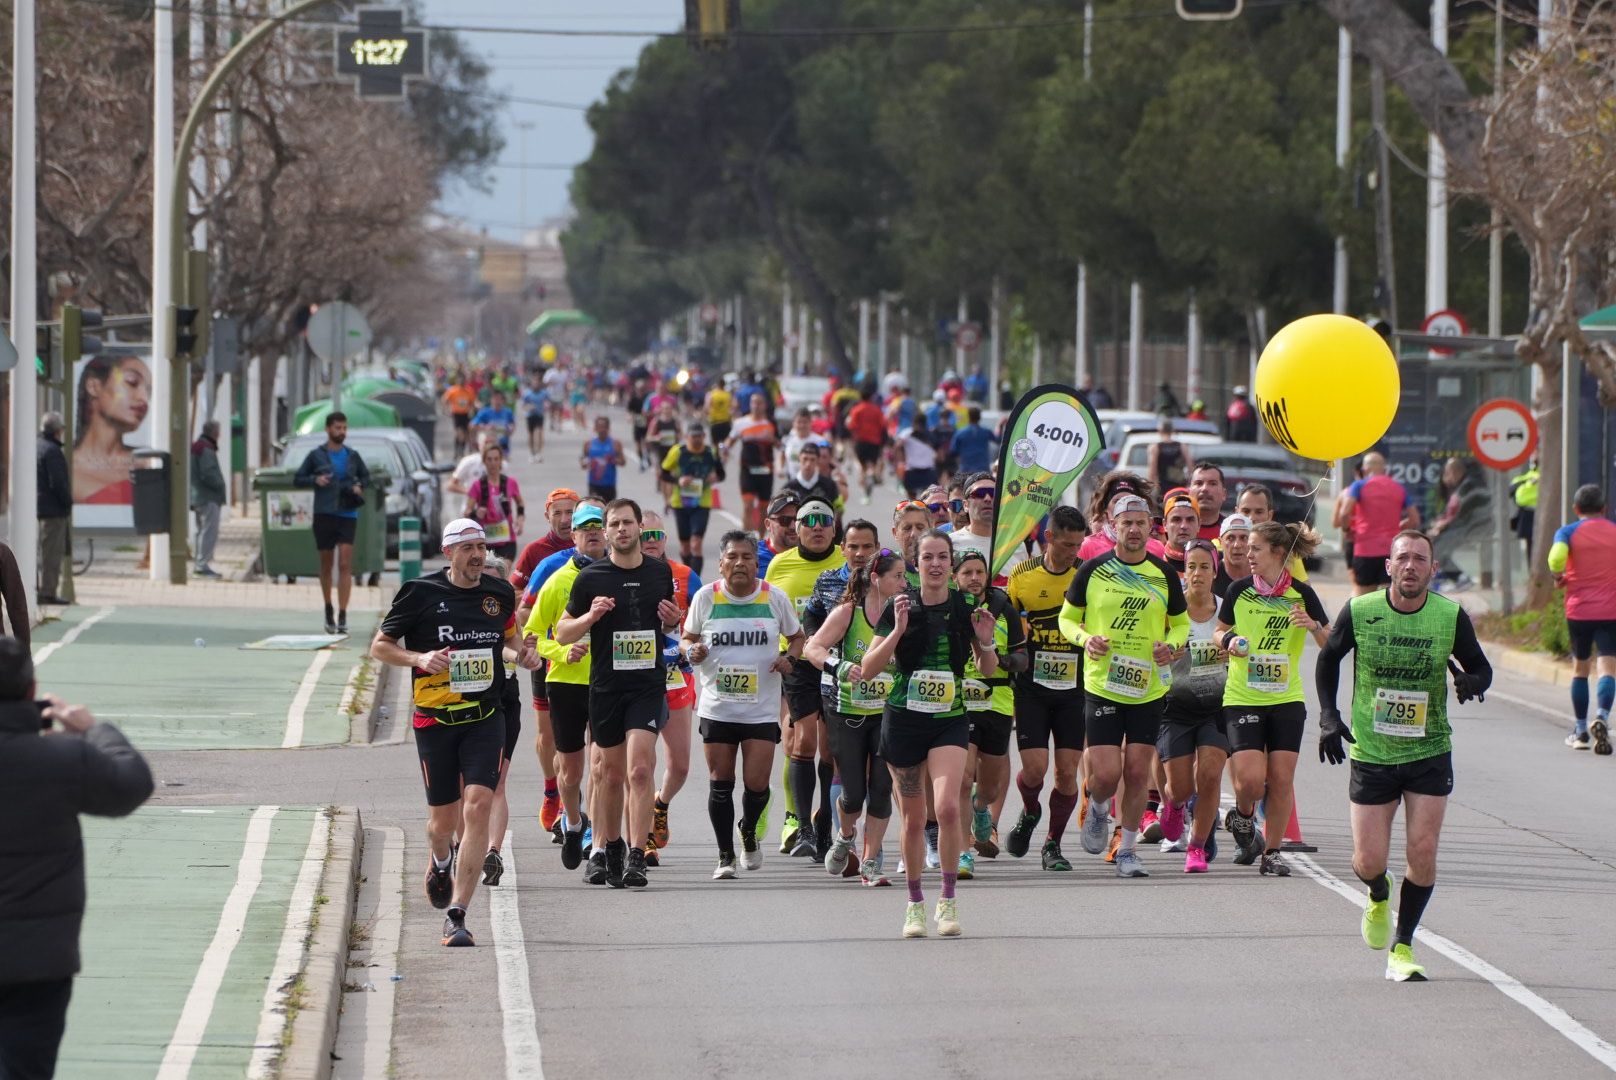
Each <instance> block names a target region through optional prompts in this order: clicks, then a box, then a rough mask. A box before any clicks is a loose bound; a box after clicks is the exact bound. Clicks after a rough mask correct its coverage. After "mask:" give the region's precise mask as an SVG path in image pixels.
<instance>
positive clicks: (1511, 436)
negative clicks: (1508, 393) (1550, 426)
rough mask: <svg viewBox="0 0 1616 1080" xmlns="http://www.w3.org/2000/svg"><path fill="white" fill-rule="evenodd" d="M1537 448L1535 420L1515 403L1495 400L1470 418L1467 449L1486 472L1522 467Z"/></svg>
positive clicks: (1523, 407)
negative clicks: (1468, 447) (1483, 466)
mask: <svg viewBox="0 0 1616 1080" xmlns="http://www.w3.org/2000/svg"><path fill="white" fill-rule="evenodd" d="M1536 449H1537V421H1536V420H1534V419H1532V410H1531V409H1528V408H1527V407H1526V406H1525V405H1522V404H1521V403H1520V402H1518V401H1511V400H1510V399H1509V398H1497V399H1495V400H1493V401H1488V402H1485V403H1484V404H1482V405H1481V406H1480V407H1479V408H1477V409H1476V411H1475V413H1474V414H1473V415H1472V416H1471V417H1470V450H1471V452H1472V453H1473V454H1475V455H1476V460H1477V461H1479V462H1481V463H1482V464H1483V465H1485V466H1487V467H1488V468H1490V469H1500V470H1503V469H1513V468H1516V467H1517V466H1520V465H1524V464H1526V462H1527V461H1528V460H1529V459H1530V458H1531V457H1532V451H1534V450H1536Z"/></svg>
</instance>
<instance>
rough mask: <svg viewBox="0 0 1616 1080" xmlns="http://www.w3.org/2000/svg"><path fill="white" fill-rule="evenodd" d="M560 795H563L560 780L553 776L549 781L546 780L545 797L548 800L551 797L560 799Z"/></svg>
mask: <svg viewBox="0 0 1616 1080" xmlns="http://www.w3.org/2000/svg"><path fill="white" fill-rule="evenodd" d="M560 794H561V788H560V781H559V780H557V779H556V778H555V777H553V776H552V777H550V778H549V779H547V780H545V782H544V797H545V798H546V799H548V798H551V797H559V796H560Z"/></svg>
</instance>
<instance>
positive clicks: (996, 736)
mask: <svg viewBox="0 0 1616 1080" xmlns="http://www.w3.org/2000/svg"><path fill="white" fill-rule="evenodd" d="M965 717H966V719H968V720H969V721H970V722H971V745H972V746H974V747H976V750H977V753H979V754H987V755H989V756H990V757H1004V756H1005V755H1006V754H1008V753H1009V752H1010V726H1011V723H1012V721H1011V719H1010V714H1009V713H1002V712H993V711H991V710H984V711H980V712H969V711H967V712H966V714H965Z"/></svg>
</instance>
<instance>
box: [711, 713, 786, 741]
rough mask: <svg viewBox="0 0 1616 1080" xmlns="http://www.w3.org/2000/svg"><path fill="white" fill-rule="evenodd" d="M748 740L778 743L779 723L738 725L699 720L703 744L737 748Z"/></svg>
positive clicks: (723, 721) (730, 722)
mask: <svg viewBox="0 0 1616 1080" xmlns="http://www.w3.org/2000/svg"><path fill="white" fill-rule="evenodd" d="M749 739H763V740H764V741H766V742H771V743H779V741H780V722H779V721H778V720H774V721H770V722H769V723H767V724H738V723H736V722H735V721H733V720H709V719H708V718H707V717H705V716H704V717H702V718H701V741H702V743H703V744H711V743H722V744H723V745H725V746H739V745H741V743H743V742H746V741H747V740H749Z"/></svg>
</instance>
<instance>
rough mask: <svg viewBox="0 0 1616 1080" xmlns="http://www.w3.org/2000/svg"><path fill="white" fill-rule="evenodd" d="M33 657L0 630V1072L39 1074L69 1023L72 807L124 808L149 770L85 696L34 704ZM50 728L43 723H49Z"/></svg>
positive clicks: (136, 800)
mask: <svg viewBox="0 0 1616 1080" xmlns="http://www.w3.org/2000/svg"><path fill="white" fill-rule="evenodd" d="M34 695H35V688H34V662H33V660H32V659H31V658H30V656H29V655H28V649H27V647H26V646H25V645H23V644H22V643H21V642H19V641H17V640H15V639H13V638H8V637H0V800H4V805H5V808H6V814H5V818H6V820H7V821H10V822H12V823H13V826H12V827H11V828H9V829H6V830H5V831H4V834H3V835H0V882H3V884H0V932H3V933H4V934H5V938H6V944H7V947H6V950H5V953H4V955H3V956H0V1076H4V1077H19V1078H21V1077H28V1078H33V1077H48V1076H51V1075H53V1074H54V1073H55V1071H56V1053H57V1049H58V1047H60V1045H61V1042H62V1030H63V1028H64V1027H65V1026H66V1023H67V1005H68V1001H69V1000H70V999H71V997H72V995H73V976H74V975H76V974H77V973H78V970H79V928H80V926H81V924H82V923H83V921H84V843H83V840H82V839H81V836H80V833H79V815H80V814H95V815H98V816H102V817H122V816H124V815H125V814H129V813H131V812H133V811H134V809H135V808H136V807H138V806H139V805H140V804H141V803H143V802H145V801H146V799H147V798H148V797H150V795H151V793H152V775H151V769H149V768H148V767H147V765H146V761H145V759H144V758H142V757H141V756H140V754H139V753H138V752H137V751H136V750H135V749H134V747H132V746H130V745H129V743H128V741H127V740H126V739H125V738H124V737H123V735H122V733H120V732H119V731H118V729H117V728H115V727H113V726H112V725H111V724H98V723H96V722H95V718H94V717H92V716H91V715H90V712H89V710H88V709H86V708H84V706H82V705H68V704H66V703H65V702H63V701H61V700H59V699H57V698H54V697H47V698H46V701H47V702H49V705H48V706H47V707H46V708H45V709H44V710H43V711H41V709H40V708H39V707H38V706H36V705H35V704H34ZM46 728H49V729H51V730H46Z"/></svg>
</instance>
